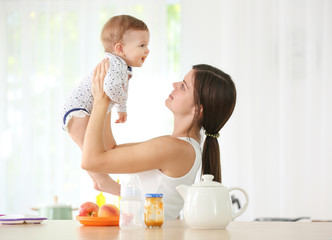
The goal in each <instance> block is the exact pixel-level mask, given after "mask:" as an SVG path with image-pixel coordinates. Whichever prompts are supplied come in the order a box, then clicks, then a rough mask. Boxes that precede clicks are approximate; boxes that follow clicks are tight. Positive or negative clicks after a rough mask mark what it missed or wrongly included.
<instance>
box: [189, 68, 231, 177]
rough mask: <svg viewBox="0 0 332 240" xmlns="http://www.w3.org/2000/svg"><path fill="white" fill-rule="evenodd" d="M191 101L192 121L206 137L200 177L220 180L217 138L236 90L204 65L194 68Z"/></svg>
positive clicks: (225, 77)
mask: <svg viewBox="0 0 332 240" xmlns="http://www.w3.org/2000/svg"><path fill="white" fill-rule="evenodd" d="M193 69H194V78H195V81H194V101H195V105H196V106H197V111H196V115H195V117H194V120H193V124H192V127H193V126H194V124H195V123H196V124H198V126H199V128H198V129H201V128H203V129H204V131H205V133H206V134H209V136H208V135H207V136H206V139H205V141H204V146H203V153H202V174H212V175H213V176H214V180H215V181H218V182H222V180H221V164H220V150H219V143H218V139H217V136H218V134H219V131H220V130H221V128H222V127H223V126H224V125H225V123H226V122H227V121H228V119H229V118H230V116H231V115H232V113H233V110H234V107H235V103H236V89H235V85H234V82H233V81H232V79H231V77H230V76H229V75H228V74H226V73H224V72H223V71H221V70H219V69H218V68H215V67H212V66H210V65H206V64H199V65H195V66H193Z"/></svg>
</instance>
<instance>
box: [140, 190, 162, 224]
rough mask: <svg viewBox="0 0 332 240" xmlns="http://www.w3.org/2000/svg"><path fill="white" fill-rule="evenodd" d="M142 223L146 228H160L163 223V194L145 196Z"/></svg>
mask: <svg viewBox="0 0 332 240" xmlns="http://www.w3.org/2000/svg"><path fill="white" fill-rule="evenodd" d="M144 221H145V225H146V226H148V227H161V226H162V225H163V223H164V203H163V194H161V193H148V194H145V204H144Z"/></svg>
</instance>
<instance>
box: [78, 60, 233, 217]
mask: <svg viewBox="0 0 332 240" xmlns="http://www.w3.org/2000/svg"><path fill="white" fill-rule="evenodd" d="M108 67H109V63H108V61H107V60H104V61H102V62H101V63H99V64H98V66H97V68H96V70H95V72H94V77H93V80H92V95H93V98H94V102H93V108H92V112H91V115H90V120H89V123H88V127H87V130H86V133H85V138H84V145H83V153H82V168H83V169H85V170H88V171H90V172H97V173H112V174H122V173H126V174H130V173H135V174H137V175H139V176H140V178H141V181H142V187H143V191H144V192H158V193H163V195H164V199H163V200H164V206H165V207H164V211H165V219H167V220H169V219H176V218H178V217H179V213H180V211H181V209H182V207H183V200H182V198H181V196H180V195H179V193H178V192H177V190H176V189H175V188H176V186H178V185H180V184H185V185H191V184H193V183H194V180H195V177H196V174H197V172H198V170H199V168H200V167H201V169H202V170H201V173H202V174H212V175H213V176H214V180H215V181H218V182H221V166H220V151H219V143H218V137H219V131H220V130H221V128H222V127H223V126H224V125H225V123H226V122H227V121H228V119H229V118H230V116H231V115H232V112H233V109H234V107H235V102H236V89H235V85H234V83H233V81H232V79H231V77H230V76H229V75H228V74H226V73H224V72H223V71H221V70H219V69H217V68H215V67H212V66H210V65H205V64H200V65H195V66H193V68H192V69H191V70H190V71H189V72H188V73H187V74H186V76H185V77H184V79H183V80H182V81H179V82H175V83H173V88H174V89H173V91H172V92H171V93H170V95H169V96H168V98H167V99H166V101H165V104H166V107H167V108H168V109H169V110H170V111H171V112H172V113H173V115H174V129H173V132H172V133H171V135H168V136H160V137H156V138H153V139H150V140H148V141H144V142H138V143H127V144H121V145H117V144H116V141H115V139H114V136H113V133H112V129H111V125H110V124H105V123H109V122H110V120H111V119H110V118H111V114H110V113H109V114H107V109H108V106H109V103H110V101H111V99H110V98H109V97H108V96H107V95H106V94H105V92H104V91H103V81H104V78H105V75H106V72H107V70H108ZM104 127H106V128H109V129H106V130H107V131H106V132H107V134H108V136H107V139H108V141H109V142H108V144H109V146H110V149H109V148H108V150H106V148H105V144H104V136H103V133H104ZM201 130H203V131H204V133H205V135H206V138H205V140H204V142H203V143H202V139H204V138H203V137H202V136H201ZM201 143H202V146H203V151H201V147H200V145H201ZM151 183H152V184H151ZM100 188H101V190H102V189H103V188H107V189H108V190H109V191H108V192H110V193H112V194H115V195H119V194H120V185H119V184H118V183H116V182H115V181H113V180H110V181H105V183H104V186H103V185H100Z"/></svg>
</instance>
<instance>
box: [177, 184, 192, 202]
mask: <svg viewBox="0 0 332 240" xmlns="http://www.w3.org/2000/svg"><path fill="white" fill-rule="evenodd" d="M188 189H189V187H188V186H187V185H183V184H181V185H179V186H177V187H176V190H177V191H178V192H179V193H180V195H181V197H182V198H183V199H184V200H185V199H186V197H187V192H188Z"/></svg>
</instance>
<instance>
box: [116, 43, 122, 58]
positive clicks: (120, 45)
mask: <svg viewBox="0 0 332 240" xmlns="http://www.w3.org/2000/svg"><path fill="white" fill-rule="evenodd" d="M114 50H115V53H116V55H119V56H123V55H124V50H123V45H122V43H117V44H115V46H114Z"/></svg>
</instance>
